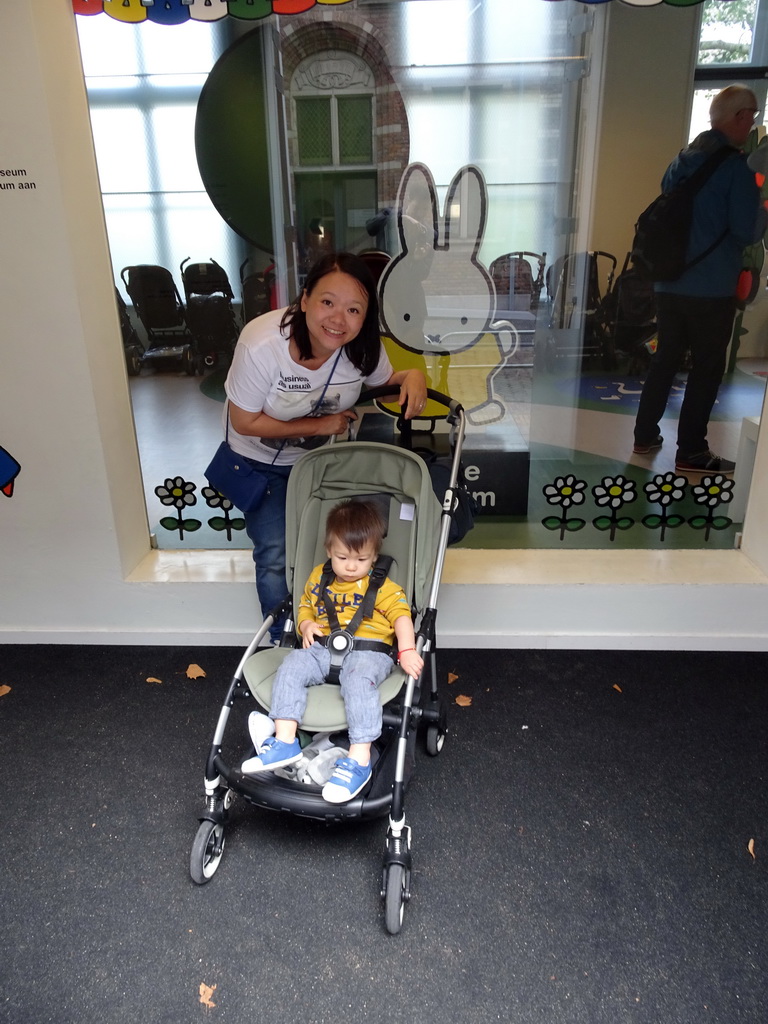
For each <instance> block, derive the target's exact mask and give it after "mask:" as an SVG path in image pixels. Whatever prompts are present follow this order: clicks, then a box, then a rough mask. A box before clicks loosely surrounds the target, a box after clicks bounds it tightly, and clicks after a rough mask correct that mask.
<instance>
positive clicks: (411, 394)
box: [387, 369, 427, 420]
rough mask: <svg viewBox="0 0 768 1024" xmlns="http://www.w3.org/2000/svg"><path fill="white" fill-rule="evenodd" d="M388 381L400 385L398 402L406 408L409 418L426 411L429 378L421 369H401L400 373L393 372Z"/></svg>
mask: <svg viewBox="0 0 768 1024" xmlns="http://www.w3.org/2000/svg"><path fill="white" fill-rule="evenodd" d="M387 383H388V384H398V385H399V386H400V394H399V396H398V399H397V404H398V405H399V406H400V407H401V408H404V409H405V418H406V419H407V420H412V419H413V417H414V416H420V415H421V414H422V413H423V412H424V407H425V406H426V404H427V379H426V377H425V376H424V374H423V373H422V372H421V370H417V369H413V370H400V372H399V373H393V374H392V376H391V377H390V378H389V380H388V381H387Z"/></svg>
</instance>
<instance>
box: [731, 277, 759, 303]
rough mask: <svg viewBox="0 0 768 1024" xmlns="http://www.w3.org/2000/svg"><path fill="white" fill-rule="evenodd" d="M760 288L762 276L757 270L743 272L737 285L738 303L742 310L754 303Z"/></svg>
mask: <svg viewBox="0 0 768 1024" xmlns="http://www.w3.org/2000/svg"><path fill="white" fill-rule="evenodd" d="M759 287H760V274H759V273H758V272H757V271H756V270H742V272H741V273H740V274H739V281H738V284H737V285H736V302H737V304H738V305H739V307H740V308H741V309H744V307H745V306H748V305H749V304H750V302H753V301H754V298H755V296H756V295H757V290H758V288H759Z"/></svg>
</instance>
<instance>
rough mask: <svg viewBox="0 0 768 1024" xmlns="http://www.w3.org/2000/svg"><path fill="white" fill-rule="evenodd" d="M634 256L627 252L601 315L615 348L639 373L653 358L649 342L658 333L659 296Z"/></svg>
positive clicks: (628, 369) (631, 369)
mask: <svg viewBox="0 0 768 1024" xmlns="http://www.w3.org/2000/svg"><path fill="white" fill-rule="evenodd" d="M630 258H631V253H627V258H626V259H625V260H624V266H623V267H622V270H621V273H620V274H619V275H618V277H617V278H616V280H615V281H614V283H613V288H612V289H611V291H610V292H609V293H608V294H607V295H606V296H605V299H604V300H603V303H602V305H601V307H600V309H599V311H598V315H599V317H600V319H601V320H602V323H603V324H604V326H605V328H606V329H607V330H608V331H609V332H610V334H611V336H612V338H613V346H614V350H615V351H616V352H621V353H623V354H624V356H626V357H627V359H628V365H627V372H628V373H631V374H637V373H642V372H644V371H645V370H646V369H647V368H648V364H649V362H650V358H651V350H652V349H651V348H650V347H649V346H652V345H653V339H654V338H655V337H656V300H655V296H654V291H653V282H651V281H649V280H648V279H647V278H646V277H644V276H643V275H642V274H640V273H638V271H637V269H636V268H635V267H634V266H630Z"/></svg>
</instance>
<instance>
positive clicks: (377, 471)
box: [243, 441, 440, 732]
mask: <svg viewBox="0 0 768 1024" xmlns="http://www.w3.org/2000/svg"><path fill="white" fill-rule="evenodd" d="M345 498H366V499H369V500H375V501H377V502H378V504H379V505H380V507H381V509H382V512H383V513H384V515H385V519H386V522H387V535H386V537H385V538H384V543H383V544H382V549H381V553H382V554H384V555H388V556H390V557H391V558H392V566H391V568H390V570H389V574H388V575H389V576H390V578H391V579H393V580H395V581H396V582H397V583H399V584H400V586H401V587H402V588H403V590H404V591H405V593H406V594H407V595H408V598H409V601H410V603H411V606H412V608H413V609H414V611H415V612H417V613H418V612H419V611H421V610H422V607H423V600H424V599H425V598H426V597H427V596H428V595H427V593H426V590H427V587H428V583H429V580H430V578H431V575H432V570H433V566H434V559H435V548H436V545H437V540H438V535H439V525H440V506H439V504H438V502H437V500H436V498H435V495H434V492H433V490H432V484H431V481H430V478H429V473H428V472H427V471H426V469H425V467H424V463H423V461H422V460H421V459H420V458H419V457H418V456H416V455H414V454H413V452H410V451H408V450H407V449H403V448H395V447H393V446H392V445H385V444H379V443H377V442H373V441H370V442H363V441H358V442H355V444H354V445H350V444H337V445H332V446H331V447H330V448H321V449H318V450H317V451H315V452H309V453H308V454H307V455H305V456H304V457H303V458H302V459H301V460H300V461H299V462H298V463H297V464H296V466H295V467H294V468H293V470H292V471H291V475H290V477H289V478H288V493H287V499H286V550H287V552H288V563H287V570H286V571H287V573H288V582H289V585H290V586H291V592H292V595H293V604H294V607H296V606H297V605H298V601H299V599H300V597H301V594H302V592H303V590H304V585H305V582H306V580H307V577H308V576H309V574H310V572H311V571H312V569H313V568H314V567H315V566H316V565H319V564H320V563H321V562H325V560H326V557H327V555H326V552H325V547H324V544H323V541H324V537H325V521H326V518H327V516H328V513H329V512H330V510H331V509H332V508H333V506H334V505H336V504H337V502H339V501H342V500H343V499H345ZM289 653H290V649H285V648H269V649H266V650H260V651H256V652H255V653H254V654H252V655H251V657H250V658H248V660H247V661H246V662H245V665H244V666H243V675H244V676H245V679H246V682H247V683H248V688H249V689H250V691H251V693H252V694H253V696H254V697H255V698H256V700H257V701H258V703H259V704H260V705H261V706H262V707H263V708H264V709H265V710H267V711H268V710H269V708H270V702H271V695H272V683H273V681H274V677H275V673H276V672H277V669H278V668H279V666H280V663H281V662H282V660H283V659H284V658H285V657H286V656H287V655H288V654H289ZM406 678H407V677H406V675H405V673H404V672H403V670H402V669H401V668H399V666H396V665H393V667H392V672H391V673H390V675H389V676H388V677H387V678H386V679H385V680H384V682H383V683H382V684H381V686H380V688H379V694H380V697H381V702H382V704H387V703H388V702H389V701H391V700H392V699H393V698H394V697H396V696H397V693H398V692H399V690H400V689H401V687H402V686H403V683H404V682H405V680H406ZM307 697H308V699H307V710H306V713H305V715H304V718H303V720H302V722H301V727H302V729H304V730H306V731H307V732H341V731H343V730H345V729H346V728H347V719H346V714H345V711H344V702H343V700H342V698H341V692H340V688H339V687H338V686H337V685H335V684H331V683H321V684H320V685H319V686H311V687H309V690H308V694H307Z"/></svg>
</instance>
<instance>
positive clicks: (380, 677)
mask: <svg viewBox="0 0 768 1024" xmlns="http://www.w3.org/2000/svg"><path fill="white" fill-rule="evenodd" d="M330 666H331V655H330V653H329V651H328V648H327V647H323V646H322V645H321V644H312V646H311V647H303V648H301V649H300V650H295V651H291V653H290V654H288V655H287V656H286V658H285V660H284V661H283V663H282V665H281V666H280V668H279V669H278V670H277V675H276V676H275V682H274V685H273V686H272V705H271V707H270V710H269V717H270V718H272V719H276V718H287V719H288V720H289V721H293V722H299V723H300V722H301V720H302V718H303V717H304V712H305V710H306V707H307V687H308V686H318V685H319V684H320V683H323V682H325V679H326V676H327V675H328V669H329V668H330ZM393 668H394V664H393V661H392V659H391V658H390V657H389V655H388V654H384V653H382V652H380V651H350V652H349V654H348V655H347V656H346V658H345V659H344V662H343V664H342V666H341V672H340V674H339V682H340V683H341V696H342V698H343V700H344V708H345V710H346V712H347V728H348V732H349V742H350V743H373V741H374V740H377V739H378V738H379V736H381V700H380V699H379V686H380V685H381V684H382V683H383V682H384V680H385V679H386V678H387V676H388V675H389V674H390V673H391V672H392V670H393Z"/></svg>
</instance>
